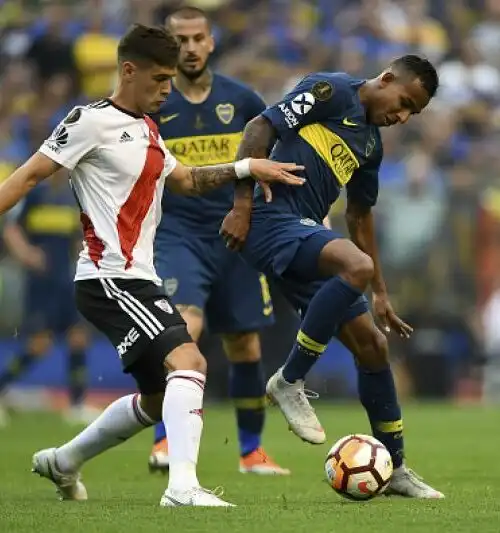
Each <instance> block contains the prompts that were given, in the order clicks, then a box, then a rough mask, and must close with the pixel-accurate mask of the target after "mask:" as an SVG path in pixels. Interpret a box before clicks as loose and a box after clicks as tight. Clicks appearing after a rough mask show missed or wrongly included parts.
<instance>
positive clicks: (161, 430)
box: [154, 422, 167, 444]
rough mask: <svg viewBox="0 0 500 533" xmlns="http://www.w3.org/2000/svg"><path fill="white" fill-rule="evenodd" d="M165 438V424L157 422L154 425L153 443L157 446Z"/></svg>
mask: <svg viewBox="0 0 500 533" xmlns="http://www.w3.org/2000/svg"><path fill="white" fill-rule="evenodd" d="M166 438H167V431H166V429H165V424H163V422H158V423H157V424H156V425H155V440H154V443H155V444H157V443H158V442H161V441H162V440H163V439H166Z"/></svg>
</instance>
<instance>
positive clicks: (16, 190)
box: [0, 152, 61, 215]
mask: <svg viewBox="0 0 500 533" xmlns="http://www.w3.org/2000/svg"><path fill="white" fill-rule="evenodd" d="M60 168H61V165H59V164H58V163H56V162H55V161H52V159H50V158H49V157H47V156H46V155H43V154H41V153H40V152H37V153H35V154H34V155H32V156H31V157H30V159H28V161H26V163H24V165H22V166H21V167H19V168H18V169H17V170H15V171H14V172H13V173H12V174H11V175H10V176H9V177H8V178H7V179H6V180H5V181H4V182H3V183H2V184H1V185H0V215H3V214H4V213H5V212H7V211H8V210H9V209H11V208H12V207H14V206H15V205H16V204H17V203H18V202H19V201H20V200H22V199H23V198H24V197H25V196H26V195H27V194H28V193H29V192H30V191H31V189H33V188H34V187H35V186H36V185H37V184H38V183H40V182H41V181H43V180H44V179H45V178H48V177H49V176H51V175H52V174H54V173H55V172H57V171H58V170H59V169H60Z"/></svg>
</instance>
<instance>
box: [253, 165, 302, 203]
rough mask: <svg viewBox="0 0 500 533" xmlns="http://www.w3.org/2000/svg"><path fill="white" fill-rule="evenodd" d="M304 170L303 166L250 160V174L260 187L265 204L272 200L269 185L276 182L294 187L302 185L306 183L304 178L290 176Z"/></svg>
mask: <svg viewBox="0 0 500 533" xmlns="http://www.w3.org/2000/svg"><path fill="white" fill-rule="evenodd" d="M304 168H305V167H304V166H303V165H296V164H295V163H280V162H279V161H271V160H270V159H254V158H252V159H250V173H251V174H252V177H253V178H254V180H255V181H257V182H258V183H259V184H260V186H261V187H262V190H263V191H264V195H265V198H266V202H270V201H271V200H272V199H273V194H272V192H271V187H269V184H272V183H277V182H278V183H284V184H285V185H292V186H295V187H297V186H300V185H304V183H305V181H306V180H305V179H304V178H301V177H299V176H295V175H294V174H292V172H298V171H300V170H304Z"/></svg>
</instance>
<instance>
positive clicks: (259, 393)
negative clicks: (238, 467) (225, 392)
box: [229, 361, 266, 457]
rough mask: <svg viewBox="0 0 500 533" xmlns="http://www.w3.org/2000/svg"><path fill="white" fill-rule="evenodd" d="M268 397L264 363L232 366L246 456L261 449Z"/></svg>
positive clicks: (232, 390) (240, 436) (231, 389)
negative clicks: (266, 398)
mask: <svg viewBox="0 0 500 533" xmlns="http://www.w3.org/2000/svg"><path fill="white" fill-rule="evenodd" d="M265 394H266V384H265V381H264V372H263V368H262V362H261V361H256V362H254V363H231V366H230V369H229V395H230V397H231V398H232V399H233V402H234V405H235V407H236V419H237V422H238V439H239V442H240V453H241V456H242V457H243V456H245V455H248V454H249V453H252V452H253V451H254V450H256V449H257V448H258V447H259V446H260V443H261V435H262V430H263V428H264V418H265Z"/></svg>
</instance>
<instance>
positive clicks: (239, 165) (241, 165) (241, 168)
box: [234, 157, 252, 180]
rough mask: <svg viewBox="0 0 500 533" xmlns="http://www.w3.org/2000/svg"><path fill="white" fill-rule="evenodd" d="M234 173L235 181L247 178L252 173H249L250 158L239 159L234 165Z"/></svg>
mask: <svg viewBox="0 0 500 533" xmlns="http://www.w3.org/2000/svg"><path fill="white" fill-rule="evenodd" d="M234 171H235V172H236V179H239V180H243V179H245V178H249V177H250V176H251V175H252V173H251V172H250V158H249V157H246V158H245V159H240V160H239V161H236V162H235V163H234Z"/></svg>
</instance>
